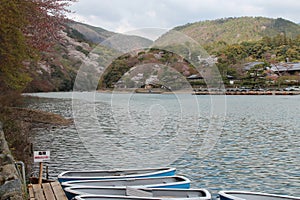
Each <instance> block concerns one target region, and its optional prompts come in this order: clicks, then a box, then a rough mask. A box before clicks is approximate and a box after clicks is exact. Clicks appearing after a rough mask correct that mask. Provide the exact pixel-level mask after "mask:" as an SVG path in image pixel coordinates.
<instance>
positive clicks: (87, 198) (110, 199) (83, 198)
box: [74, 195, 161, 200]
mask: <svg viewBox="0 0 300 200" xmlns="http://www.w3.org/2000/svg"><path fill="white" fill-rule="evenodd" d="M74 199H75V200H161V199H159V198H151V197H120V196H99V195H80V196H76V197H75V198H74Z"/></svg>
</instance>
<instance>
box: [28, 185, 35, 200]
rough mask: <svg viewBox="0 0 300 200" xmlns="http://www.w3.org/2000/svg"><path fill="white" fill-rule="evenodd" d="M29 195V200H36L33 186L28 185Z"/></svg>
mask: <svg viewBox="0 0 300 200" xmlns="http://www.w3.org/2000/svg"><path fill="white" fill-rule="evenodd" d="M28 193H29V199H30V200H34V192H33V187H32V184H30V185H28Z"/></svg>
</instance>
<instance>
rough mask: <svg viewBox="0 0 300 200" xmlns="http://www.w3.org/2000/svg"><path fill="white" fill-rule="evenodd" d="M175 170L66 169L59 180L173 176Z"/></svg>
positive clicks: (166, 168) (167, 168) (59, 176)
mask: <svg viewBox="0 0 300 200" xmlns="http://www.w3.org/2000/svg"><path fill="white" fill-rule="evenodd" d="M175 172H176V169H175V168H172V167H163V168H147V169H120V170H89V171H65V172H62V173H61V174H59V175H58V181H59V182H65V181H73V180H100V179H120V178H138V177H140V178H142V177H156V176H173V175H175Z"/></svg>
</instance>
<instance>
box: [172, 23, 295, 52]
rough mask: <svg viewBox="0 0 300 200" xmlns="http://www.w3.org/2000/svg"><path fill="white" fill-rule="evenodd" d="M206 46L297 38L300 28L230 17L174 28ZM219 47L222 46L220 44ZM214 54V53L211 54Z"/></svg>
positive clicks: (292, 25) (288, 24)
mask: <svg viewBox="0 0 300 200" xmlns="http://www.w3.org/2000/svg"><path fill="white" fill-rule="evenodd" d="M174 29H175V30H176V31H180V32H182V33H184V34H186V35H188V36H190V37H191V38H193V39H194V40H196V41H197V42H199V43H200V44H202V45H204V46H210V47H211V45H216V47H215V48H216V49H217V48H218V45H217V43H218V42H226V43H227V44H235V43H241V42H244V41H257V40H260V39H262V37H264V36H267V37H274V36H276V35H278V34H281V33H283V34H285V35H286V36H287V37H289V38H295V37H296V36H297V35H299V34H300V26H299V25H298V24H295V23H293V22H290V21H288V20H285V19H282V18H278V19H271V18H265V17H236V18H233V17H230V18H223V19H217V20H207V21H200V22H195V23H190V24H186V25H184V26H179V27H176V28H174ZM219 45H222V43H221V44H219ZM210 53H212V52H210Z"/></svg>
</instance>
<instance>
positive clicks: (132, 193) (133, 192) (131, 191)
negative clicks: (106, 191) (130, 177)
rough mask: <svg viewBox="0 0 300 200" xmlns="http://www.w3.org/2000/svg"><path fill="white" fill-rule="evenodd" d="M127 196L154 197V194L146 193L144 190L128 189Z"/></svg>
mask: <svg viewBox="0 0 300 200" xmlns="http://www.w3.org/2000/svg"><path fill="white" fill-rule="evenodd" d="M126 195H127V196H137V197H153V194H152V193H151V192H146V191H144V190H141V189H138V188H133V187H126Z"/></svg>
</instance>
